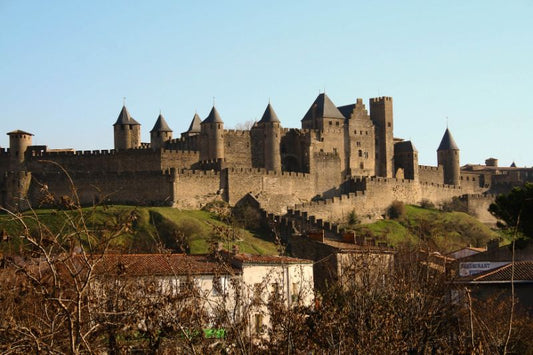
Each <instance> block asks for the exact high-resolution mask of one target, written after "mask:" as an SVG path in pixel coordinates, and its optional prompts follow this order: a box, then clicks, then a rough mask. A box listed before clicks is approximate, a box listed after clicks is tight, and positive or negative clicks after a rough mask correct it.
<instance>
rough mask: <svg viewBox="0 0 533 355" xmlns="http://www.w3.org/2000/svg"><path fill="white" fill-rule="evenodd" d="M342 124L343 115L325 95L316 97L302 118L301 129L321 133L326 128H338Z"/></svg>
mask: <svg viewBox="0 0 533 355" xmlns="http://www.w3.org/2000/svg"><path fill="white" fill-rule="evenodd" d="M343 123H344V116H343V114H342V113H341V112H340V111H339V109H337V107H336V106H335V104H334V103H333V101H331V99H330V98H329V97H328V96H327V95H326V94H325V93H322V94H319V95H318V96H317V98H316V99H315V101H314V102H313V104H312V105H311V107H310V108H309V110H307V113H306V114H305V116H304V117H303V118H302V128H303V129H318V130H321V131H323V130H325V129H327V128H328V127H330V128H332V127H336V128H340V127H342V125H343Z"/></svg>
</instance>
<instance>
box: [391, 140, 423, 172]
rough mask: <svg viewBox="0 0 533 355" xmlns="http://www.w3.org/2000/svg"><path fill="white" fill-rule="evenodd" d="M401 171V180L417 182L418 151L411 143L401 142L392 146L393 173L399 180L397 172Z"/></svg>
mask: <svg viewBox="0 0 533 355" xmlns="http://www.w3.org/2000/svg"><path fill="white" fill-rule="evenodd" d="M399 169H401V170H402V171H403V178H405V179H410V180H418V151H417V150H416V148H415V146H414V144H413V143H412V142H411V141H402V142H398V143H396V144H394V172H395V175H396V177H397V178H401V177H400V176H399V175H398V174H397V171H398V170H399Z"/></svg>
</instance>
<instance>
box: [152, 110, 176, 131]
mask: <svg viewBox="0 0 533 355" xmlns="http://www.w3.org/2000/svg"><path fill="white" fill-rule="evenodd" d="M150 132H172V130H171V129H170V127H169V126H168V124H167V121H165V118H164V117H163V115H162V114H159V117H157V121H155V125H154V128H152V130H151V131H150Z"/></svg>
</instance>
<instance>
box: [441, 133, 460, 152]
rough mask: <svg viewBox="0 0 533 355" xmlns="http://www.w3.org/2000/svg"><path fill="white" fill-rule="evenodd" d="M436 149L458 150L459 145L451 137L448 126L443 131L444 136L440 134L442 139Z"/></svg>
mask: <svg viewBox="0 0 533 355" xmlns="http://www.w3.org/2000/svg"><path fill="white" fill-rule="evenodd" d="M437 150H459V147H458V146H457V144H456V143H455V140H454V139H453V137H452V134H451V133H450V130H449V129H448V128H446V132H444V136H442V140H441V141H440V145H439V148H438V149H437Z"/></svg>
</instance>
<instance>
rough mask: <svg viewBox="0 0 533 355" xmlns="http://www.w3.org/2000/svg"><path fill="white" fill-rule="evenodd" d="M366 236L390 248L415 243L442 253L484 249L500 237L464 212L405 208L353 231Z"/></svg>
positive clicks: (357, 227) (497, 233)
mask: <svg viewBox="0 0 533 355" xmlns="http://www.w3.org/2000/svg"><path fill="white" fill-rule="evenodd" d="M354 229H355V230H356V231H358V232H359V233H362V234H365V235H367V236H373V237H377V238H379V239H383V240H386V241H387V242H388V243H389V244H390V245H392V246H399V245H400V244H405V243H407V244H419V243H423V244H426V245H427V246H429V247H431V248H434V249H437V250H439V251H442V252H448V251H452V250H456V249H459V248H461V247H464V246H467V245H470V246H473V247H484V246H486V244H487V242H488V241H489V240H490V239H494V238H498V237H501V234H500V233H499V232H497V231H494V230H492V229H490V228H489V227H487V226H486V225H484V224H483V223H481V222H479V221H478V220H477V219H476V218H474V217H472V216H470V215H469V214H467V213H464V212H443V211H440V210H437V209H433V208H421V207H418V206H411V205H406V206H404V211H403V212H402V213H400V215H399V216H397V217H396V218H394V219H385V220H381V221H377V222H374V223H371V224H363V225H358V226H356V227H355V228H354Z"/></svg>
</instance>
